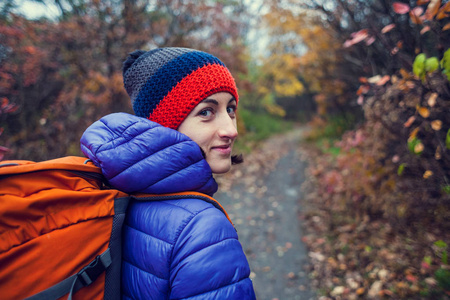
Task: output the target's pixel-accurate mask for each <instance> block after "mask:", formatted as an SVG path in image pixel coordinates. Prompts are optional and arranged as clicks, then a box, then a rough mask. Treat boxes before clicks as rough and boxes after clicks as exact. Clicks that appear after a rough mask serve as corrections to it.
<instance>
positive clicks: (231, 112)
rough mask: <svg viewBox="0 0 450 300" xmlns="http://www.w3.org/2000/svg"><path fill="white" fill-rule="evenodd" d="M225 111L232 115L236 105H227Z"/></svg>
mask: <svg viewBox="0 0 450 300" xmlns="http://www.w3.org/2000/svg"><path fill="white" fill-rule="evenodd" d="M227 112H228V114H229V115H234V114H235V113H236V106H229V107H227Z"/></svg>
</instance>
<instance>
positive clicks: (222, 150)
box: [212, 145, 231, 155]
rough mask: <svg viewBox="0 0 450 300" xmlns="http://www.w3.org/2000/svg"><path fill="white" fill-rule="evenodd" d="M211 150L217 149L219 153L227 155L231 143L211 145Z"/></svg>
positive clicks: (229, 151) (229, 152)
mask: <svg viewBox="0 0 450 300" xmlns="http://www.w3.org/2000/svg"><path fill="white" fill-rule="evenodd" d="M212 150H215V151H218V152H219V153H221V154H223V155H229V154H231V145H223V146H216V147H212Z"/></svg>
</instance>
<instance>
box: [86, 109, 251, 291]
mask: <svg viewBox="0 0 450 300" xmlns="http://www.w3.org/2000/svg"><path fill="white" fill-rule="evenodd" d="M81 145H82V146H81V147H82V150H83V153H84V154H85V155H86V156H87V157H89V158H90V159H92V160H93V161H94V163H95V164H96V165H97V166H99V167H101V168H102V171H103V174H104V175H105V177H106V178H107V179H108V180H109V182H110V184H111V185H113V186H114V187H115V188H117V189H120V190H122V191H124V192H128V193H134V192H142V193H152V194H163V193H175V192H182V191H195V192H200V193H204V194H207V195H210V196H212V195H213V194H214V192H216V190H217V184H216V182H215V180H214V178H213V177H212V173H211V169H210V167H209V165H208V164H207V162H206V161H205V159H204V158H203V155H202V153H201V151H200V148H199V147H198V145H197V144H196V143H195V142H193V141H192V140H190V139H189V138H188V137H187V136H185V135H183V134H181V133H179V132H177V131H175V130H172V129H169V128H165V127H162V126H161V125H159V124H157V123H154V122H151V121H149V120H147V119H144V118H140V117H136V116H133V115H129V114H125V113H116V114H111V115H108V116H106V117H103V118H102V119H101V120H99V121H97V122H95V123H94V124H92V125H91V126H90V127H89V128H88V129H87V130H86V132H85V133H84V134H83V137H82V139H81ZM123 241H124V243H123V261H122V293H123V299H255V294H254V291H253V285H252V282H251V280H250V279H249V274H250V269H249V265H248V262H247V259H246V257H245V255H244V252H243V250H242V246H241V244H240V243H239V241H238V237H237V234H236V230H235V229H234V227H233V226H232V224H231V223H230V222H229V221H228V219H227V217H226V215H225V214H224V213H223V212H222V211H220V210H219V209H218V208H217V207H216V206H215V205H213V203H211V202H207V201H203V200H199V199H196V198H193V197H192V198H189V197H182V198H180V199H172V200H164V201H154V202H133V203H131V204H130V207H129V209H128V211H127V218H126V220H125V227H124V239H123Z"/></svg>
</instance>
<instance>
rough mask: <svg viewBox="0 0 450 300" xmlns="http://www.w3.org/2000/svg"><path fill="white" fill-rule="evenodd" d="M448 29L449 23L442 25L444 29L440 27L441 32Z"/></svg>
mask: <svg viewBox="0 0 450 300" xmlns="http://www.w3.org/2000/svg"><path fill="white" fill-rule="evenodd" d="M449 29H450V23H447V24H445V25H444V27H442V31H446V30H449Z"/></svg>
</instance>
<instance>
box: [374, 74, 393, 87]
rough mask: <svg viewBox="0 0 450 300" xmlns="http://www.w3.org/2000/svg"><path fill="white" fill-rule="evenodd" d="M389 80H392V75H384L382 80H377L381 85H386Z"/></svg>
mask: <svg viewBox="0 0 450 300" xmlns="http://www.w3.org/2000/svg"><path fill="white" fill-rule="evenodd" d="M389 80H391V76H389V75H384V76H383V78H381V79H380V81H378V82H377V85H379V86H382V85H385V84H386V82H388V81H389Z"/></svg>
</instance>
